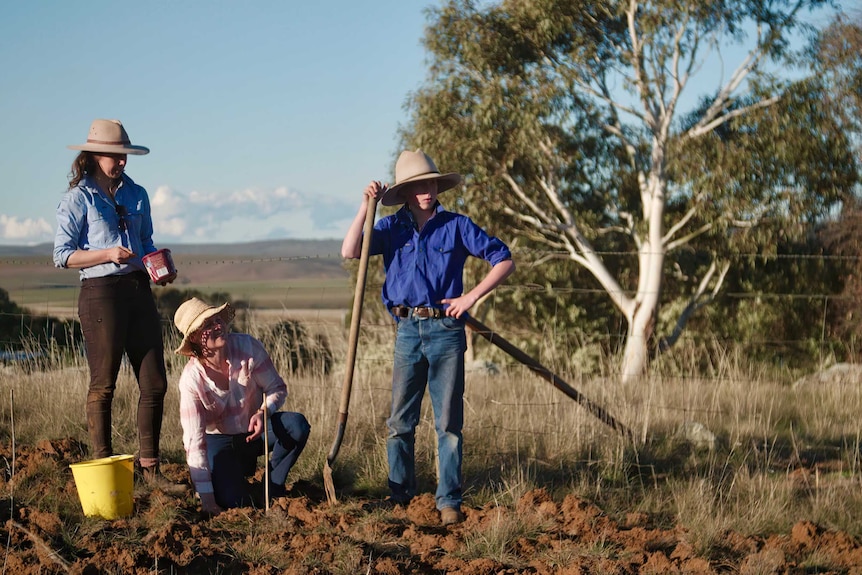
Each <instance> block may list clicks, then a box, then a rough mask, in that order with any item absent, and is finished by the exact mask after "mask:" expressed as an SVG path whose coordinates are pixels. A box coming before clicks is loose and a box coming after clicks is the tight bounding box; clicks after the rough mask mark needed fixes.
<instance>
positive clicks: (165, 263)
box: [143, 248, 177, 285]
mask: <svg viewBox="0 0 862 575" xmlns="http://www.w3.org/2000/svg"><path fill="white" fill-rule="evenodd" d="M143 261H144V266H145V267H146V268H147V273H148V274H150V279H151V280H153V283H157V284H162V285H164V284H167V283H170V282H172V281H174V280H175V279H177V268H176V267H175V266H174V260H173V258H172V257H171V250H169V249H167V248H163V249H160V250H156V251H154V252H153V253H151V254H147V255H145V256H144V257H143Z"/></svg>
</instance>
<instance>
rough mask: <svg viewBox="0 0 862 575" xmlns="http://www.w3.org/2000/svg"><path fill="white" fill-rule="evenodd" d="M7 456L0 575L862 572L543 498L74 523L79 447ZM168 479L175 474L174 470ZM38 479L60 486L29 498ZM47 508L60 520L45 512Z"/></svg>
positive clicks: (150, 508) (860, 554) (63, 443)
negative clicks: (703, 539) (447, 507)
mask: <svg viewBox="0 0 862 575" xmlns="http://www.w3.org/2000/svg"><path fill="white" fill-rule="evenodd" d="M18 451H19V453H17V456H16V460H15V470H14V476H13V475H12V473H11V461H12V459H11V449H10V448H9V446H6V447H4V448H2V449H0V455H2V456H3V457H4V458H5V460H6V462H7V472H6V473H5V474H4V480H5V484H4V485H2V487H3V488H4V489H5V490H6V492H7V493H9V494H10V495H9V496H7V500H6V502H5V504H4V507H3V514H4V519H5V521H4V523H3V526H4V531H5V533H3V539H4V540H5V541H6V542H7V544H6V547H5V552H4V560H3V573H15V574H21V575H25V574H31V573H32V574H36V573H66V572H68V573H81V574H97V573H124V574H126V573H128V574H140V575H144V574H153V573H195V574H197V573H250V574H275V573H288V574H300V573H379V574H384V575H398V574H407V573H411V574H413V573H416V574H442V573H447V574H453V575H454V574H458V575H480V574H482V575H484V574H513V573H531V574H536V575H540V574H561V575H562V574H565V575H574V574H591V573H611V574H634V573H656V574H659V573H691V574H699V573H703V574H707V573H745V574H767V573H776V574H778V573H781V574H784V573H788V574H810V573H848V574H862V545H860V542H859V541H857V540H856V539H854V538H853V537H851V536H849V535H848V534H846V533H843V532H834V531H829V530H826V529H823V528H821V527H819V526H817V525H815V524H813V523H810V522H805V521H803V522H799V523H797V524H795V525H794V526H793V528H792V530H791V532H790V533H778V534H774V535H770V536H766V537H743V536H741V535H738V534H736V533H732V532H729V533H726V534H724V538H723V541H720V542H717V543H716V544H715V545H713V546H712V548H711V549H710V551H709V557H704V556H702V555H700V554H699V553H698V552H697V551H696V550H695V549H694V548H693V547H692V545H691V544H690V542H689V540H690V538H689V537H687V535H686V533H685V532H684V531H683V530H681V529H679V528H671V529H662V528H658V527H656V526H654V525H653V522H652V520H651V518H650V517H649V516H647V515H644V514H629V515H628V516H626V518H625V520H623V521H622V522H618V521H614V520H612V519H610V518H609V516H608V515H607V514H606V513H604V512H603V511H602V510H601V509H599V508H598V507H596V506H595V505H593V504H592V503H590V502H589V501H586V500H584V499H581V498H578V497H576V496H574V495H569V496H567V497H565V498H564V499H563V500H562V501H559V502H558V501H554V500H552V499H551V497H550V496H549V495H548V494H547V492H545V491H544V490H542V489H536V490H533V491H530V492H528V493H526V494H525V495H524V496H523V497H521V499H520V500H519V501H518V502H517V505H515V506H514V507H506V506H495V505H488V506H484V507H481V508H474V507H466V508H465V509H464V511H465V513H466V516H467V519H466V521H465V522H464V523H463V524H460V525H456V526H452V527H443V526H442V525H440V522H439V516H438V514H437V512H436V510H435V509H434V501H433V497H432V496H431V495H430V494H424V495H422V496H420V497H417V498H416V499H414V500H413V501H412V502H411V504H410V505H409V506H408V507H386V506H384V505H382V504H381V502H379V501H366V500H361V499H357V498H350V500H349V501H342V502H339V503H338V504H335V505H331V504H329V503H328V502H327V501H326V499H325V496H324V493H323V489H322V486H316V485H311V484H297V485H294V486H293V488H292V490H291V493H290V495H289V496H288V497H285V498H281V499H277V500H275V501H274V502H273V504H272V506H271V507H270V510H269V512H268V513H267V512H265V511H264V510H261V509H252V508H243V509H233V510H230V511H227V512H225V513H224V514H222V515H220V516H218V517H215V518H206V517H203V516H201V514H200V512H199V507H198V506H197V504H196V500H195V499H194V498H193V497H192V496H188V497H182V498H172V497H169V496H166V495H164V494H162V493H159V492H149V493H147V492H142V493H137V492H136V497H135V509H136V511H135V514H134V515H133V516H131V517H128V518H124V519H119V520H114V521H101V520H93V519H87V520H82V519H81V516H80V514H78V515H75V514H71V515H70V516H66V517H64V516H63V512H62V509H61V508H62V505H61V504H59V503H56V502H57V501H58V500H60V501H62V500H63V498H64V497H65V501H66V502H67V504H68V501H69V497H74V501H75V502H77V495H76V491H75V485H74V481H73V479H72V475H71V473H70V472H69V471H68V465H69V464H70V463H73V462H75V461H79V460H80V459H81V451H82V448H81V446H80V445H79V444H78V443H77V442H75V441H73V440H59V441H51V442H42V443H39V444H38V445H36V446H35V447H32V448H27V447H24V448H21V447H19V448H18ZM52 469H53V471H52ZM46 473H48V474H51V473H53V474H55V476H54V477H49V478H48V479H46V478H45V474H46ZM165 473H166V475H168V476H169V477H172V478H174V479H177V480H183V479H184V478H185V476H186V473H185V469H184V468H183V467H182V466H180V465H168V466H166V468H165ZM10 477H11V481H10ZM40 480H41V481H43V482H45V483H46V485H47V484H48V483H50V485H55V486H56V485H59V486H63V487H61V489H65V491H64V493H62V494H53V495H52V496H51V497H45V498H44V499H40V498H38V497H34V496H33V494H32V493H33V488H34V487H37V488H38V486H34V485H33V482H34V481H40ZM17 482H24V483H27V484H28V485H29V487H28V488H27V490H26V491H25V487H24V486H23V485H22V486H20V487H19V486H18V483H17ZM46 488H47V487H46ZM55 489H56V487H55ZM17 491H20V492H22V493H26V494H27V496H26V499H27V501H21V500H18V498H17V497H15V496H13V494H14V493H15V492H17ZM36 491H37V492H38V489H37V490H36ZM22 499H24V498H23V497H22ZM52 502H53V503H52ZM52 506H53V507H55V508H58V511H54V512H52V511H49V510H46V508H51V507H52Z"/></svg>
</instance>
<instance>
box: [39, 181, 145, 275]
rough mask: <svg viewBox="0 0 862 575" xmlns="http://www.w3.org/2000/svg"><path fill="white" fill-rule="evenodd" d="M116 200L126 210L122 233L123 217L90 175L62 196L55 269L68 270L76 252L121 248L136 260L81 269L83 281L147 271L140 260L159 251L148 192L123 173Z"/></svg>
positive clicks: (59, 207) (55, 240)
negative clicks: (155, 241)
mask: <svg viewBox="0 0 862 575" xmlns="http://www.w3.org/2000/svg"><path fill="white" fill-rule="evenodd" d="M114 199H115V200H116V202H117V205H121V206H123V207H125V208H126V213H127V215H125V216H123V219H124V220H125V222H126V229H125V231H122V230H120V216H119V215H117V210H116V208H115V207H114V203H113V202H112V201H111V199H110V198H109V197H108V196H107V195H105V193H104V192H102V191H101V190H100V189H99V187H98V186H97V185H96V183H95V181H94V180H93V179H92V178H90V177H89V176H86V177H85V178H84V179H83V180H81V183H80V184H78V186H77V187H75V188H72V189H70V190H69V191H68V192H66V193H65V194H64V195H63V199H62V200H60V204H59V205H58V206H57V234H56V235H55V236H54V265H55V266H57V267H58V268H65V267H67V263H68V261H69V256H71V255H72V253H74V252H75V250H101V249H107V248H112V247H114V246H119V245H122V246H125V247H126V248H128V249H130V250H131V251H132V252H134V254H135V257H134V258H132V259H130V260H129V261H128V262H127V263H125V264H122V265H118V264H115V263H114V262H108V263H105V264H99V265H95V266H92V267H88V268H84V269H82V270H80V271H81V279H82V280H84V279H88V278H97V277H104V276H110V275H122V274H127V273H131V272H134V271H138V270H140V271H145V268H144V264H143V262H142V261H141V257H142V256H145V255H146V254H149V253H152V252H154V251H156V247H155V246H154V245H153V220H152V216H151V214H150V198H149V196H147V191H146V190H145V189H144V188H142V187H141V186H139V185H137V184H136V183H135V182H133V181H132V179H131V178H130V177H129V176H127V175H126V174H123V176H122V181H121V182H120V187H119V188H117V192H116V193H115V194H114Z"/></svg>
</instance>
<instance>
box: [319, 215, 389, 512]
mask: <svg viewBox="0 0 862 575" xmlns="http://www.w3.org/2000/svg"><path fill="white" fill-rule="evenodd" d="M376 212H377V198H372V199H370V200H369V201H368V209H367V211H366V212H365V227H364V228H363V230H364V231H363V237H362V250H361V252H360V255H359V270H358V271H357V272H356V289H355V291H354V293H353V314H352V316H351V317H350V337H349V339H348V342H347V362H346V365H345V369H344V383H343V384H342V387H341V403H340V404H339V407H338V429H337V430H336V432H335V441H334V442H333V443H332V447H331V448H330V450H329V455H327V456H326V463H325V464H324V466H323V487H324V490H325V491H326V499H327V500H328V501H329V502H330V503H337V502H338V498H337V497H336V496H335V483H334V482H333V480H332V462H333V461H335V458H336V457H337V456H338V450H339V449H341V442H342V440H343V439H344V429H345V428H346V427H347V407H348V406H349V405H350V391H351V389H352V388H353V368H354V366H355V365H356V347H357V344H358V340H359V321H360V319H361V318H362V300H363V299H364V296H365V276H366V275H367V272H368V254H369V252H370V250H371V234H372V233H373V232H374V214H375V213H376Z"/></svg>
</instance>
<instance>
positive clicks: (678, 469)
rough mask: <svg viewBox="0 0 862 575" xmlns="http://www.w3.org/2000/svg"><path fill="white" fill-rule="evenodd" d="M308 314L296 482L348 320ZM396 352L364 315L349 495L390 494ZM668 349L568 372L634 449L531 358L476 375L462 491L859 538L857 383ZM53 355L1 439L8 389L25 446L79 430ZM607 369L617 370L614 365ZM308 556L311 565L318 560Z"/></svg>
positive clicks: (309, 459)
mask: <svg viewBox="0 0 862 575" xmlns="http://www.w3.org/2000/svg"><path fill="white" fill-rule="evenodd" d="M258 321H260V320H259V319H258V320H255V318H250V319H249V322H248V325H249V327H250V330H249V331H251V332H252V333H255V332H258V331H263V330H262V328H263V325H264V324H265V323H266V322H265V321H260V323H259V324H258V323H257V322H258ZM267 321H268V320H267ZM310 325H312V331H314V332H315V333H317V334H322V335H324V336H325V337H326V339H327V341H328V342H329V344H330V345H331V347H332V350H333V355H334V357H335V360H336V362H335V365H334V367H333V369H332V371H331V372H330V373H327V374H324V373H322V371H321V370H314V369H311V370H306V372H305V373H300V374H296V375H288V374H285V375H286V376H287V377H286V379H287V381H288V387H289V392H290V395H289V398H288V401H287V404H286V406H285V409H288V410H295V411H300V412H302V413H304V414H305V415H306V416H307V417H308V419H309V421H310V422H311V424H312V436H311V439H310V442H309V444H308V447H307V449H306V452H305V454H304V455H303V457H302V458H301V459H300V462H299V464H298V466H297V468H296V470H295V471H294V472H293V474H292V475H293V478H294V479H304V480H308V481H311V482H316V483H320V484H322V473H321V470H322V467H323V463H324V461H325V458H326V454H327V453H328V451H329V448H330V445H331V442H332V440H333V438H334V433H335V429H336V416H337V410H338V403H339V397H340V391H341V386H342V379H343V374H344V366H343V357H344V353H343V350H344V347H345V342H344V332H345V331H346V330H345V329H344V328H343V327H341V325H340V324H339V323H338V322H337V321H321V322H311V323H310ZM175 343H176V342H174V341H172V342H166V346H168V345H170V346H173V345H175ZM265 343H266V345H267V347H268V348H269V349H270V350H271V352H272V354H273V357H274V360H275V362H276V364H277V365H278V364H279V363H280V362H283V361H284V357H283V354H284V353H286V347H285V344H284V342H275V341H269V342H265ZM171 348H172V347H171ZM391 353H392V341H391V334H390V332H389V330H388V329H386V328H372V327H369V328H368V329H366V330H365V331H364V332H363V337H362V338H361V340H360V351H359V360H358V362H357V367H356V373H355V379H354V382H353V394H352V400H351V405H350V417H349V420H348V426H347V433H346V436H345V440H344V443H343V444H342V447H341V451H340V453H339V456H338V458H337V460H336V462H335V465H334V466H333V467H334V472H335V477H334V478H335V483H336V486H337V488H338V489H339V491H340V492H341V493H344V494H346V495H349V494H351V493H353V494H363V495H368V496H383V495H385V494H386V457H385V449H384V444H383V437H384V435H385V419H386V417H387V415H388V406H389V377H390V362H391V360H390V358H391ZM479 353H480V354H481V350H479ZM707 356H708V357H709V361H708V362H707V361H705V358H706V357H707ZM674 357H680V358H685V359H684V360H680V361H678V362H677V363H675V364H671V363H670V362H666V363H664V364H662V365H657V366H655V368H656V369H655V371H654V373H653V375H651V376H650V377H649V378H646V379H645V380H643V381H641V382H640V383H638V384H637V385H631V386H629V387H621V386H620V385H619V384H618V383H617V382H616V381H615V380H614V378H613V377H604V378H591V377H589V376H587V375H583V374H560V375H561V376H562V377H563V378H564V379H566V380H567V381H569V382H570V383H571V384H572V385H574V386H575V387H577V388H578V389H579V391H581V392H582V393H584V394H585V395H586V396H587V397H589V398H591V399H592V400H593V401H596V402H598V403H600V404H602V405H603V406H605V408H606V409H608V411H610V413H612V414H613V415H614V416H615V417H616V418H618V419H619V420H620V421H622V422H625V424H626V425H628V426H629V427H630V428H632V429H634V430H636V435H637V436H638V439H639V441H638V443H637V445H629V444H627V443H626V442H625V441H624V440H623V439H622V438H620V437H619V436H618V435H616V434H615V433H614V432H613V431H612V430H610V429H609V428H607V427H606V426H604V425H603V424H602V423H600V422H599V421H597V420H596V419H595V418H593V417H592V416H590V415H589V414H588V413H587V412H586V411H585V410H584V409H582V408H580V407H579V406H578V405H577V404H575V403H574V402H573V401H571V400H570V399H568V398H567V397H565V396H564V395H563V394H561V393H560V392H558V391H557V390H555V389H554V388H553V387H551V386H550V385H549V384H548V383H546V382H545V381H544V380H542V379H539V378H537V377H536V376H534V375H533V374H532V373H531V372H529V371H528V370H526V369H525V368H522V367H520V366H517V365H508V366H503V369H502V372H501V373H500V374H499V375H496V376H491V375H482V374H469V375H468V381H467V392H466V397H465V402H466V428H465V431H464V434H465V467H464V472H465V480H466V499H467V503H468V504H470V505H482V504H485V503H491V502H493V503H498V504H503V505H507V504H511V503H512V502H514V501H517V500H518V498H519V497H520V496H521V495H522V494H523V493H525V492H526V491H528V490H529V489H532V488H534V487H545V488H546V489H547V490H548V491H549V492H550V493H551V494H552V495H554V496H555V497H559V496H562V495H563V494H567V493H572V492H575V493H576V494H578V495H580V496H582V497H585V498H588V499H590V500H592V501H595V502H596V503H598V504H599V505H600V506H601V507H602V508H603V509H605V510H606V512H607V513H609V514H610V515H616V516H619V517H622V516H624V515H625V513H627V512H631V511H641V512H645V513H649V514H650V515H651V516H653V517H655V518H657V521H659V522H660V523H661V522H662V521H664V522H666V523H667V524H668V525H670V524H673V523H679V524H680V525H681V526H682V527H684V528H685V529H686V530H687V538H688V539H689V540H690V543H691V544H692V546H693V547H694V548H695V549H697V550H699V551H700V552H702V553H704V554H706V555H709V553H710V550H711V549H713V548H714V547H715V546H716V545H717V544H718V543H719V542H720V539H721V537H722V536H723V534H724V533H725V532H726V531H727V530H728V529H731V530H734V531H737V532H740V533H742V534H765V533H771V532H775V531H785V532H786V531H787V530H789V528H790V526H791V525H792V524H793V523H794V522H796V521H799V520H801V519H808V520H811V521H815V522H818V523H819V524H822V525H823V526H825V527H828V528H835V529H842V530H845V531H847V532H848V533H850V534H853V535H862V521H860V519H862V490H860V489H859V487H860V483H861V482H862V481H860V480H862V473H861V472H860V461H859V459H860V457H859V456H860V452H859V447H860V445H859V443H860V437H862V419H860V417H859V413H862V387H860V386H858V385H850V384H847V383H841V382H836V383H825V384H817V385H811V386H803V387H799V388H794V387H793V386H792V385H791V382H792V381H793V379H795V378H794V377H792V376H791V374H787V373H774V372H769V371H766V370H761V369H759V368H757V367H756V366H754V367H752V366H750V365H749V364H748V363H747V362H746V361H745V358H743V357H740V356H739V355H737V354H735V353H734V352H733V350H727V351H722V353H721V354H716V353H715V350H706V349H702V350H698V349H691V350H685V351H680V352H679V353H678V354H675V355H674ZM49 365H50V366H51V369H48V370H38V369H36V370H30V369H23V368H21V367H20V366H18V367H10V366H7V367H4V368H3V372H2V373H3V377H2V378H0V437H2V439H3V441H9V440H10V439H11V436H12V428H11V423H12V419H11V416H12V415H13V411H12V410H13V397H14V417H15V436H16V440H17V441H18V442H19V443H20V442H23V443H35V442H36V441H38V440H40V439H46V438H63V437H72V438H77V439H79V440H81V441H84V442H86V423H85V419H84V398H85V394H86V388H87V380H88V374H87V370H86V367H85V366H84V362H83V361H81V359H80V358H77V359H74V358H73V359H69V358H65V359H63V360H60V359H57V360H56V361H54V362H53V363H51V362H49ZM181 365H182V362H181V361H176V360H175V359H171V361H170V364H169V366H170V367H169V371H170V381H171V382H172V383H174V385H172V386H171V387H170V390H169V393H168V397H167V407H166V413H165V420H164V425H163V436H162V437H163V440H162V448H163V458H165V459H166V460H168V461H170V462H175V463H182V462H183V461H184V456H183V450H182V439H181V430H180V424H179V418H178V397H177V390H176V385H175V383H176V381H177V378H178V376H179V371H178V370H179V369H180V368H181ZM704 365H708V366H709V367H708V368H706V369H704V368H703V366H704ZM695 367H696V368H695ZM605 373H612V370H611V369H610V368H608V367H606V368H605ZM136 403H137V390H136V385H135V382H134V378H133V376H132V374H131V372H130V370H129V369H128V367H124V368H123V369H122V371H121V374H120V381H119V385H118V393H117V397H116V400H115V404H114V442H115V450H116V451H118V452H127V453H132V452H134V450H135V449H136V445H137V438H136V431H135V428H134V420H135V418H134V412H135V408H136ZM425 403H426V405H425V408H424V410H425V411H424V413H423V417H422V421H421V423H420V427H419V432H418V436H417V441H418V445H417V458H418V469H419V470H420V473H421V476H420V478H419V481H420V488H421V489H423V490H425V491H433V488H434V482H435V479H434V470H435V462H434V457H435V454H434V444H435V437H434V429H433V418H432V414H431V412H430V406H429V405H428V404H429V402H427V401H426V402H425ZM690 422H697V423H700V424H702V425H703V426H705V427H706V428H707V429H708V430H709V431H711V432H712V434H714V436H715V442H714V445H713V446H712V447H711V448H710V447H699V446H697V445H695V444H693V443H692V442H690V441H688V440H686V439H685V438H683V437H681V436H680V435H679V430H681V429H682V428H683V427H684V425H685V424H686V423H690ZM46 474H47V475H50V470H49V471H47V472H46ZM36 479H39V478H36ZM45 505H46V507H48V508H51V507H54V508H56V507H59V506H62V505H65V504H64V503H62V502H60V501H55V502H53V503H51V502H45ZM66 511H68V510H66ZM498 527H499V529H497V530H496V531H494V532H488V533H485V534H483V537H484V538H485V540H476V541H473V542H472V543H471V547H470V548H468V549H463V550H461V552H462V553H463V554H464V555H465V556H474V555H475V554H476V553H479V554H481V553H491V552H492V551H493V554H496V555H500V556H501V557H502V556H506V554H507V553H509V551H508V547H507V542H508V541H509V540H510V539H511V538H513V537H518V536H523V535H524V533H525V531H524V530H525V529H526V530H527V531H529V529H528V528H529V527H530V526H529V525H520V526H519V525H512V524H510V520H509V519H506V520H505V521H504V520H503V519H501V521H500V523H499V525H498ZM483 549H484V551H483ZM234 552H235V553H236V554H237V556H242V557H249V558H250V557H257V556H265V555H267V554H268V553H269V550H268V549H267V548H266V547H265V546H262V545H260V542H259V541H258V540H257V539H256V538H255V536H254V533H250V535H249V539H247V540H246V541H244V542H238V543H237V545H236V546H235V548H234ZM308 560H309V561H310V562H312V563H313V562H314V561H315V558H314V557H309V558H308ZM339 561H340V562H341V564H342V567H343V569H342V570H343V571H344V572H349V571H351V570H352V569H356V568H357V567H358V566H359V565H360V564H361V563H362V562H363V558H362V557H361V556H360V555H356V553H355V551H354V550H345V553H344V555H343V557H340V559H339ZM812 562H816V560H815V559H812Z"/></svg>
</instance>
